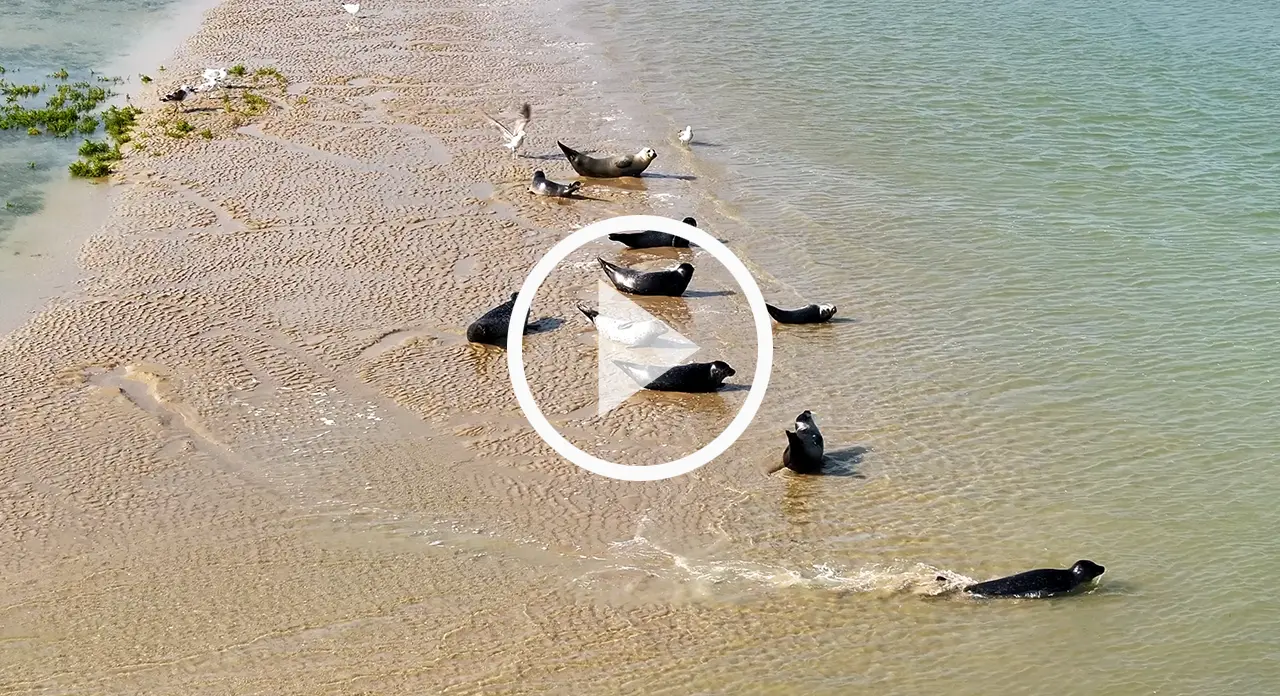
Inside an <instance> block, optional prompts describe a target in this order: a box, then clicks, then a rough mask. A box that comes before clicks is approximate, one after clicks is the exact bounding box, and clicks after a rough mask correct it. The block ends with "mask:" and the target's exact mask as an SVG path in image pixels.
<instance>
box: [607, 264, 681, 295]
mask: <svg viewBox="0 0 1280 696" xmlns="http://www.w3.org/2000/svg"><path fill="white" fill-rule="evenodd" d="M596 261H599V262H600V267H601V268H603V269H604V274H605V276H607V277H608V278H609V282H610V283H613V286H614V287H615V288H617V289H619V290H621V291H622V292H625V293H630V294H632V295H665V296H667V297H679V296H681V295H683V294H684V291H685V288H687V287H689V281H691V280H693V264H691V263H682V264H680V265H679V266H676V267H675V268H668V269H666V270H663V271H636V270H632V269H630V268H623V267H622V266H619V265H618V264H616V263H609V262H608V261H605V260H604V259H602V258H596Z"/></svg>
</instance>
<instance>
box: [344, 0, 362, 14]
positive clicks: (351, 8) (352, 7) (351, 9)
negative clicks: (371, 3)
mask: <svg viewBox="0 0 1280 696" xmlns="http://www.w3.org/2000/svg"><path fill="white" fill-rule="evenodd" d="M342 9H344V10H346V11H347V12H348V13H350V14H351V16H352V17H354V16H356V13H357V12H359V11H360V3H358V2H353V3H345V2H344V3H342Z"/></svg>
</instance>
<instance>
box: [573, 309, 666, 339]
mask: <svg viewBox="0 0 1280 696" xmlns="http://www.w3.org/2000/svg"><path fill="white" fill-rule="evenodd" d="M578 311H579V312H582V313H583V315H585V316H586V317H587V319H588V320H590V321H591V324H592V325H593V326H595V327H596V331H598V332H599V333H600V335H601V336H604V337H605V338H607V339H609V340H610V341H613V342H614V343H621V344H623V345H626V346H646V345H649V344H650V343H652V342H653V339H655V338H657V337H658V336H661V335H662V334H664V333H666V332H667V325H666V324H663V323H662V322H660V321H658V320H657V319H649V320H648V321H624V320H621V319H617V318H614V317H608V316H601V314H600V311H599V310H597V309H592V308H590V307H588V306H586V305H583V304H580V305H578Z"/></svg>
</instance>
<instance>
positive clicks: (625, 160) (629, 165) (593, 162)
mask: <svg viewBox="0 0 1280 696" xmlns="http://www.w3.org/2000/svg"><path fill="white" fill-rule="evenodd" d="M556 145H559V146H560V149H561V150H563V151H564V156H565V157H566V158H568V160H569V164H570V165H571V166H572V167H573V171H575V172H577V173H579V174H581V175H582V176H590V177H594V178H596V179H616V178H618V177H621V176H640V173H641V172H643V171H644V170H646V169H648V168H649V165H650V164H651V163H652V162H653V160H654V159H655V158H656V157H657V156H658V153H657V152H655V151H654V149H653V148H651V147H646V148H645V149H643V150H641V151H639V152H637V153H636V154H634V155H621V156H618V157H591V156H588V155H584V154H582V153H581V152H578V151H577V150H575V149H573V148H571V147H569V146H568V145H565V144H564V143H562V142H560V141H559V140H557V141H556Z"/></svg>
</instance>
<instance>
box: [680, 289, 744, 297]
mask: <svg viewBox="0 0 1280 696" xmlns="http://www.w3.org/2000/svg"><path fill="white" fill-rule="evenodd" d="M737 294H738V293H736V292H734V291H732V290H686V291H685V293H684V295H683V297H728V296H730V295H737Z"/></svg>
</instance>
